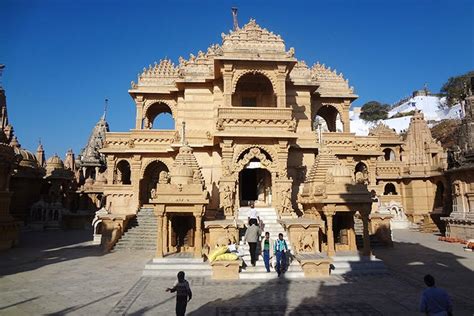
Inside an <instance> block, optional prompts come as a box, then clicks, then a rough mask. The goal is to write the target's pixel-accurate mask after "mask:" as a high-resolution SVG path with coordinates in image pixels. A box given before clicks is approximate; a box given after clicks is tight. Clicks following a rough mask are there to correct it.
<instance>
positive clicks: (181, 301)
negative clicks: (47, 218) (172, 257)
mask: <svg viewBox="0 0 474 316" xmlns="http://www.w3.org/2000/svg"><path fill="white" fill-rule="evenodd" d="M166 292H171V293H174V292H176V316H184V314H185V313H186V306H187V305H188V302H189V301H190V300H191V298H192V297H193V293H192V292H191V288H190V287H189V283H188V281H186V280H185V279H184V272H183V271H179V272H178V281H177V282H176V283H175V284H174V286H173V287H172V288H167V289H166ZM188 297H189V299H188Z"/></svg>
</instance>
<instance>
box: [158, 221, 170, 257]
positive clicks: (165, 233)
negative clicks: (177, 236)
mask: <svg viewBox="0 0 474 316" xmlns="http://www.w3.org/2000/svg"><path fill="white" fill-rule="evenodd" d="M168 223H169V220H168V216H167V215H166V214H164V215H163V232H162V234H161V235H162V236H163V237H162V243H163V254H167V253H168V252H169V250H168V229H169V225H168ZM157 242H159V240H158V241H157Z"/></svg>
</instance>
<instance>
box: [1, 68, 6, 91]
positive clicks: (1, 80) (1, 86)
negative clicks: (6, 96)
mask: <svg viewBox="0 0 474 316" xmlns="http://www.w3.org/2000/svg"><path fill="white" fill-rule="evenodd" d="M3 69H5V65H4V64H0V89H3V86H2V73H3Z"/></svg>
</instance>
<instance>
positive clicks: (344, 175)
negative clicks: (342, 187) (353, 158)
mask: <svg viewBox="0 0 474 316" xmlns="http://www.w3.org/2000/svg"><path fill="white" fill-rule="evenodd" d="M328 173H330V174H331V175H332V177H333V179H334V182H335V183H352V172H351V170H350V169H349V168H348V167H346V166H344V165H342V164H340V163H338V164H336V165H334V166H333V167H332V168H330V169H329V170H328Z"/></svg>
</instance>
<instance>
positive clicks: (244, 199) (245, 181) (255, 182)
mask: <svg viewBox="0 0 474 316" xmlns="http://www.w3.org/2000/svg"><path fill="white" fill-rule="evenodd" d="M239 192H240V205H241V206H246V205H249V203H250V202H251V201H255V205H256V206H270V205H271V203H272V176H271V174H270V172H269V171H268V170H266V169H263V168H260V162H259V161H256V162H252V161H251V162H250V163H249V164H248V165H247V167H246V168H245V169H243V170H242V171H241V172H240V174H239Z"/></svg>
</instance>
